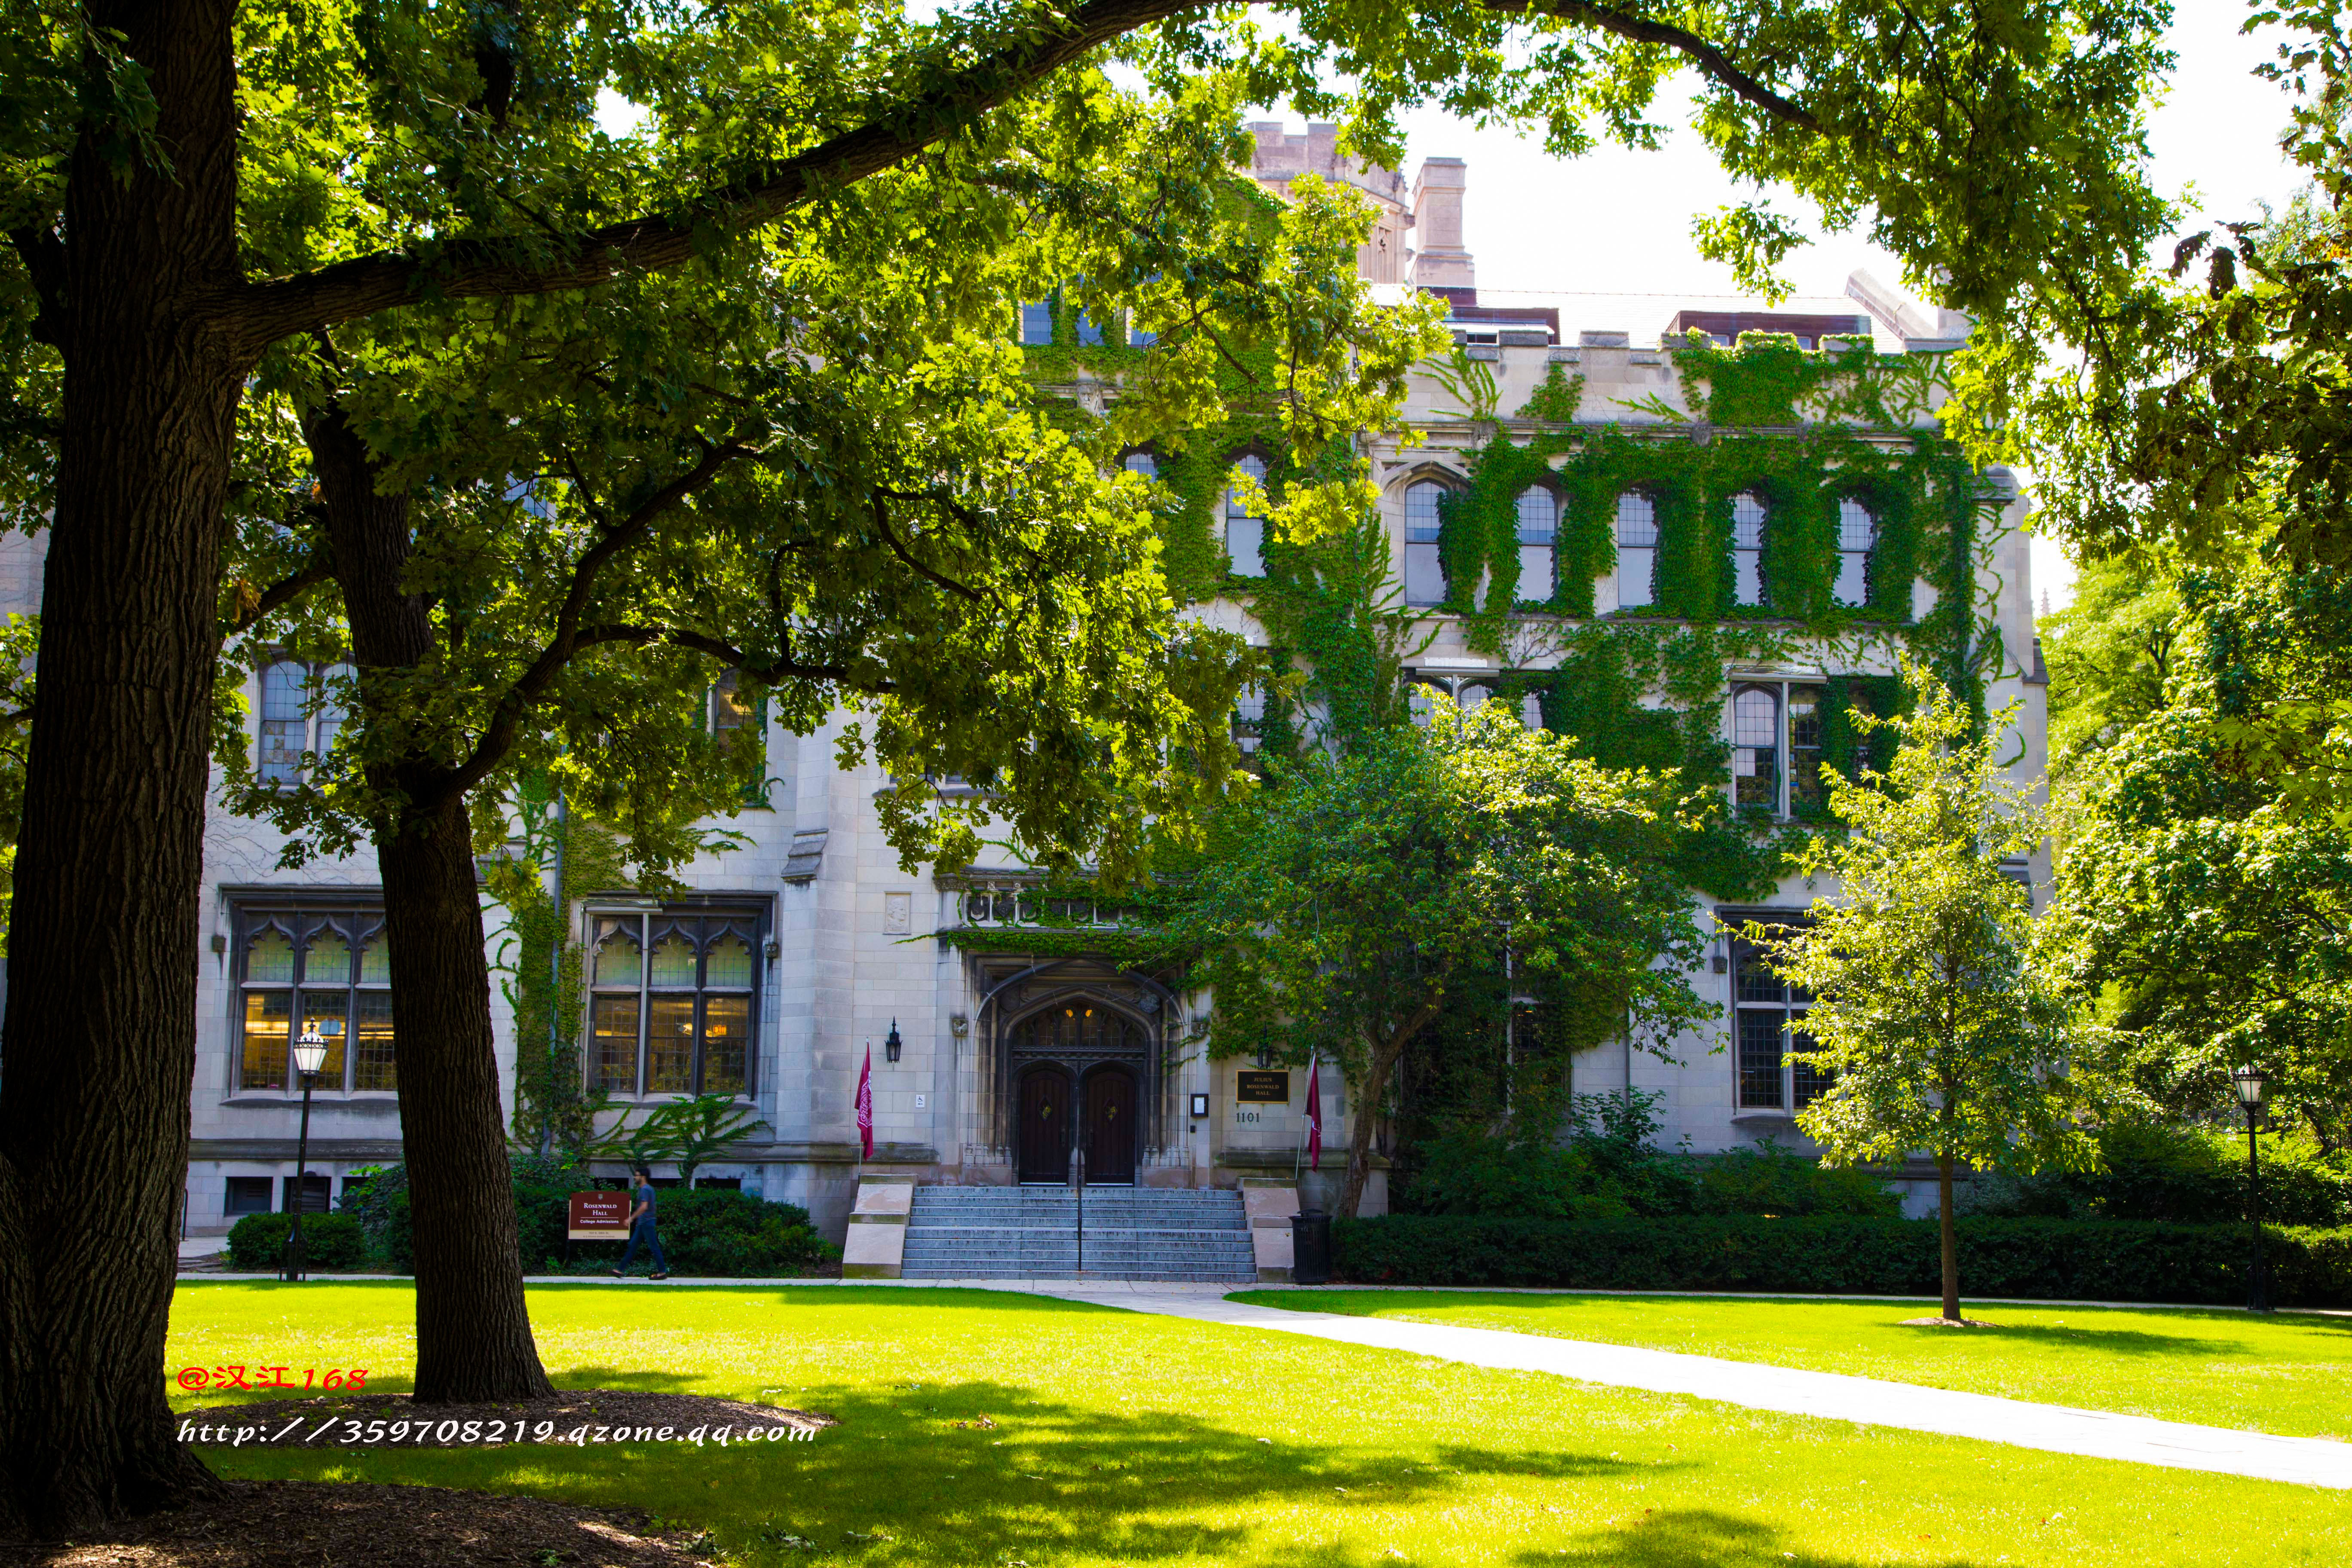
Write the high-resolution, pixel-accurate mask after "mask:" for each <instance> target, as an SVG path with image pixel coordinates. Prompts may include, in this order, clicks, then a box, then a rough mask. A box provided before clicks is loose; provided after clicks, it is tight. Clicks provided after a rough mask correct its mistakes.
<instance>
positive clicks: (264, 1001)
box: [235, 905, 399, 1094]
mask: <svg viewBox="0 0 2352 1568" xmlns="http://www.w3.org/2000/svg"><path fill="white" fill-rule="evenodd" d="M236 923H237V927H238V934H237V937H236V975H235V979H236V988H237V996H236V1025H237V1055H236V1087H237V1088H238V1089H244V1090H253V1089H280V1090H289V1091H291V1090H296V1089H300V1088H301V1078H300V1075H299V1074H298V1073H296V1072H294V1071H293V1070H292V1069H291V1068H290V1066H289V1060H288V1055H289V1053H288V1047H289V1045H290V1044H291V1043H292V1041H293V1040H294V1039H295V1038H296V1037H299V1036H300V1035H302V1034H304V1033H305V1032H307V1031H310V1030H313V1029H315V1030H317V1031H318V1033H319V1036H320V1038H322V1039H324V1040H325V1041H326V1042H327V1055H326V1059H325V1061H324V1062H323V1063H321V1064H320V1070H319V1075H318V1077H317V1079H314V1080H313V1083H312V1089H313V1091H314V1092H317V1093H326V1094H334V1093H347V1092H352V1091H390V1090H393V1089H397V1088H398V1087H399V1079H398V1075H397V1073H396V1071H395V1068H394V1055H395V1053H394V1033H393V1026H392V963H391V950H390V948H389V946H388V944H387V943H386V942H385V938H384V933H383V912H382V911H381V910H368V909H302V908H299V907H295V908H275V907H272V908H264V907H261V906H258V905H255V906H248V907H241V908H240V909H239V910H238V911H237V921H236Z"/></svg>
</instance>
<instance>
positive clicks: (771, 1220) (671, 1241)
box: [541, 1187, 841, 1279]
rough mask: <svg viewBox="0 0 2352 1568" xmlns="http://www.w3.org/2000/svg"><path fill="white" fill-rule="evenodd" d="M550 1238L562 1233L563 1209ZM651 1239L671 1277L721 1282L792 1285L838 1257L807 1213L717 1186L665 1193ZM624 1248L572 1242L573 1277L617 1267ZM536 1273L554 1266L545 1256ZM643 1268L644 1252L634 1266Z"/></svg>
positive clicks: (659, 1200) (656, 1210) (658, 1203)
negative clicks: (782, 1281)
mask: <svg viewBox="0 0 2352 1568" xmlns="http://www.w3.org/2000/svg"><path fill="white" fill-rule="evenodd" d="M554 1212H555V1213H556V1215H558V1218H557V1221H556V1233H557V1234H558V1235H559V1236H560V1235H561V1234H562V1218H561V1216H562V1209H561V1208H558V1209H556V1210H555V1211H554ZM654 1219H655V1229H656V1234H657V1235H659V1236H660V1237H661V1244H662V1257H663V1259H664V1261H666V1262H667V1263H668V1265H669V1270H670V1272H671V1273H673V1274H680V1275H702V1276H706V1277H709V1278H715V1279H792V1278H793V1277H794V1276H797V1275H806V1274H812V1273H814V1272H815V1271H816V1269H817V1268H820V1267H821V1266H823V1265H824V1264H826V1263H828V1262H831V1261H832V1260H833V1259H835V1258H838V1257H840V1256H841V1254H840V1251H839V1249H838V1248H836V1247H833V1246H832V1245H831V1244H829V1243H828V1242H826V1241H825V1239H824V1237H821V1236H819V1235H817V1233H816V1230H815V1229H814V1226H811V1225H810V1224H809V1216H808V1211H807V1210H806V1209H804V1208H802V1207H800V1206H799V1205H795V1204H776V1203H769V1202H767V1201H765V1200H764V1199H761V1198H757V1197H753V1196H752V1195H751V1194H749V1193H739V1192H731V1191H729V1190H727V1189H726V1188H722V1187H698V1188H696V1189H695V1190H693V1191H692V1192H688V1191H685V1190H683V1189H679V1188H672V1189H670V1190H669V1191H667V1192H664V1193H662V1194H660V1196H659V1197H658V1198H657V1199H656V1202H655V1205H654ZM622 1246H623V1244H622V1243H620V1242H617V1241H612V1242H583V1243H574V1244H573V1246H572V1258H573V1262H574V1269H575V1271H580V1270H581V1269H583V1268H592V1267H593V1269H595V1270H597V1271H602V1270H604V1269H606V1268H611V1267H612V1266H613V1265H614V1264H615V1263H617V1262H619V1261H620V1258H621V1250H622ZM645 1266H646V1253H645V1251H644V1249H643V1248H639V1249H638V1252H637V1262H636V1263H635V1264H633V1265H632V1266H631V1267H633V1268H642V1267H645ZM541 1267H551V1271H552V1269H555V1268H562V1265H561V1264H559V1263H557V1262H556V1260H555V1258H554V1257H553V1255H552V1254H551V1255H550V1256H549V1257H548V1258H547V1259H546V1261H545V1263H544V1264H542V1265H541Z"/></svg>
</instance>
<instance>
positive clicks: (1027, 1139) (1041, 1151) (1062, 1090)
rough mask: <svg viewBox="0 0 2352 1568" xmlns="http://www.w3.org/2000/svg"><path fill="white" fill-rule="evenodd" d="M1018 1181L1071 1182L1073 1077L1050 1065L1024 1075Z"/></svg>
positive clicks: (1015, 1177)
mask: <svg viewBox="0 0 2352 1568" xmlns="http://www.w3.org/2000/svg"><path fill="white" fill-rule="evenodd" d="M1019 1094H1020V1121H1019V1122H1018V1123H1017V1128H1018V1142H1017V1144H1016V1151H1017V1152H1016V1154H1015V1158H1016V1159H1017V1160H1018V1161H1019V1162H1020V1163H1019V1165H1018V1167H1017V1171H1016V1173H1015V1175H1014V1177H1013V1179H1014V1180H1015V1181H1021V1182H1066V1181H1068V1180H1069V1179H1070V1075H1069V1074H1068V1073H1067V1072H1065V1071H1064V1070H1063V1069H1062V1068H1058V1067H1055V1066H1052V1065H1050V1064H1047V1065H1044V1066H1039V1067H1033V1068H1030V1069H1029V1070H1028V1071H1026V1072H1024V1073H1023V1074H1022V1075H1021V1083H1020V1091H1019Z"/></svg>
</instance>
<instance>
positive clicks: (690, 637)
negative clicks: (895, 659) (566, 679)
mask: <svg viewBox="0 0 2352 1568" xmlns="http://www.w3.org/2000/svg"><path fill="white" fill-rule="evenodd" d="M616 642H626V643H635V644H636V645H637V646H638V647H647V646H649V645H651V644H654V643H667V644H669V645H670V646H671V647H682V648H689V649H691V650H693V651H694V652H696V653H701V654H708V655H709V656H710V657H711V658H715V659H717V660H718V661H719V663H721V664H723V665H725V666H726V667H727V668H730V669H738V670H741V671H742V672H743V673H744V674H745V675H748V676H750V677H751V679H754V680H756V681H758V682H759V683H760V684H761V685H762V686H774V685H776V684H778V683H779V682H781V681H785V680H838V681H842V682H844V683H847V682H848V681H849V679H850V669H849V667H848V666H847V665H845V664H803V663H801V662H800V661H799V660H797V659H794V658H791V657H789V656H785V655H779V656H778V657H777V658H772V659H770V660H768V661H767V662H765V663H761V661H759V660H758V659H755V658H752V657H751V655H750V654H748V653H745V652H744V651H743V650H742V649H741V648H740V647H736V646H735V645H734V644H733V643H730V642H729V641H727V640H726V639H725V638H724V637H710V636H709V635H707V634H705V633H702V632H698V631H691V630H688V628H687V627H685V626H643V625H631V624H626V623H614V624H613V625H609V626H583V627H582V628H581V630H580V637H579V639H578V644H579V647H581V648H585V647H589V646H591V645H592V644H601V643H616ZM857 689H858V690H859V691H861V692H864V693H866V694H867V695H868V696H874V697H887V696H888V695H889V694H890V693H891V692H893V691H895V690H897V689H898V687H897V685H896V683H894V682H891V681H887V680H881V681H875V682H872V683H870V684H862V685H859V686H858V687H857Z"/></svg>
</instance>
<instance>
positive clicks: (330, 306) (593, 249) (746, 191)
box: [223, 0, 1206, 353]
mask: <svg viewBox="0 0 2352 1568" xmlns="http://www.w3.org/2000/svg"><path fill="white" fill-rule="evenodd" d="M1205 8H1206V7H1205V5H1203V3H1202V0H1088V3H1087V4H1085V5H1078V6H1076V7H1075V8H1074V9H1072V10H1070V11H1068V12H1066V13H1064V14H1062V15H1059V16H1055V14H1053V13H1051V12H1045V11H1041V12H1040V14H1039V16H1038V25H1037V26H1035V27H1034V29H1031V30H1028V31H1025V32H1024V34H1023V35H1022V36H1021V37H1019V38H1018V39H1017V41H1015V42H1013V43H1010V44H1007V45H1006V46H1005V47H1002V48H1000V49H998V50H997V51H996V52H995V53H993V54H991V55H988V56H986V57H984V58H982V59H980V60H978V61H976V62H974V63H973V64H972V65H971V66H970V67H968V68H965V69H963V70H961V71H959V72H957V73H955V74H954V75H952V76H950V77H948V78H947V79H944V80H942V81H940V82H939V83H938V84H937V85H935V86H933V87H931V88H930V89H929V90H927V91H925V92H923V93H921V94H919V96H917V97H915V98H913V99H911V100H907V101H904V102H900V103H894V104H891V105H888V106H887V108H886V110H884V111H883V112H882V113H880V114H878V115H877V117H876V118H875V119H873V120H871V121H868V122H867V123H866V124H864V125H861V126H859V127H857V128H856V130H854V131H846V132H841V133H840V134H838V135H835V136H832V137H829V138H827V139H826V140H825V141H823V142H819V143H817V144H816V145H815V146H814V147H812V148H810V149H808V150H807V151H806V152H804V153H796V154H794V155H793V156H792V157H790V158H787V159H784V160H783V161H782V162H781V163H774V164H771V165H769V166H768V167H766V168H764V169H761V170H758V171H755V172H753V173H751V174H746V175H745V176H744V177H742V178H740V179H739V180H738V181H736V182H735V183H734V184H732V185H731V186H730V187H729V188H727V189H724V190H721V191H719V192H717V193H715V194H714V195H711V196H710V197H709V199H707V200H705V201H702V202H700V203H698V204H696V205H692V206H688V207H687V208H684V209H683V210H680V211H677V212H675V213H672V214H670V215H667V216H646V217H637V218H631V219H627V220H625V221H624V222H621V223H615V224H607V225H605V226H603V227H601V228H595V229H591V230H589V231H587V232H586V233H584V234H580V235H576V236H572V237H568V239H567V240H566V242H565V243H564V244H563V245H562V247H559V248H558V249H557V250H556V251H555V252H554V253H553V254H534V253H533V252H531V251H530V250H529V249H527V248H526V247H525V246H524V245H523V243H522V242H521V241H519V240H458V241H456V242H455V243H452V244H449V245H447V246H445V247H441V248H440V249H439V251H438V252H437V253H436V257H435V258H433V259H431V260H427V259H426V258H424V257H422V256H419V255H417V254H416V253H415V252H413V251H394V252H388V253H383V254H379V255H375V256H366V257H357V258H353V259H352V260H349V261H341V262H337V263H335V264H334V265H333V266H331V267H325V268H320V269H319V270H317V271H314V272H305V273H298V274H295V275H294V276H292V277H289V278H280V279H274V280H272V281H269V282H267V283H257V284H247V285H244V286H241V287H240V288H238V289H236V290H235V291H234V292H233V294H232V295H231V297H230V298H229V299H228V300H225V301H223V306H224V313H225V314H226V316H227V317H229V318H230V320H231V321H232V322H233V323H234V325H235V326H236V327H237V328H239V329H240V330H241V335H242V337H243V340H244V345H245V348H246V350H247V353H259V352H260V350H261V349H262V348H263V347H264V346H266V345H268V344H269V343H272V342H276V341H277V340H278V339H279V338H282V337H287V336H289V335H290V334H292V333H295V332H300V331H311V330H313V329H316V328H319V327H322V326H331V325H332V324H334V323H335V322H338V321H353V320H356V319H357V318H359V317H362V316H366V315H371V314H373V313H374V312H375V311H378V310H389V309H391V308H392V307H394V306H396V305H403V304H406V303H409V302H410V301H412V300H416V299H418V298H421V297H423V296H424V295H425V294H427V293H430V294H431V295H433V296H434V297H436V298H441V299H453V300H455V299H479V298H496V297H510V296H514V295H522V294H545V293H551V292H554V291H556V290H559V289H585V288H591V287H593V286H595V285H597V284H600V283H605V282H609V281H611V280H612V279H614V278H616V277H618V276H620V275H622V274H623V273H625V272H645V271H659V270H662V269H665V268H672V267H677V266H680V265H682V264H683V263H685V262H686V261H688V260H689V259H690V258H692V257H693V256H694V255H695V253H696V251H697V250H698V247H700V246H701V245H702V244H703V243H706V242H705V241H704V240H702V239H699V238H698V236H705V235H707V234H709V232H711V231H713V230H714V229H715V230H717V231H719V232H726V231H729V230H741V229H748V228H757V227H760V226H763V225H766V224H771V223H773V222H775V221H776V220H777V219H779V218H781V217H782V216H784V215H785V214H787V213H789V212H791V211H793V209H794V208H796V207H800V206H803V205H807V204H808V203H809V202H811V201H814V199H815V198H816V197H817V196H818V195H820V194H822V193H823V192H824V191H825V190H827V189H829V188H837V187H838V186H840V185H844V184H850V183H853V182H855V181H857V180H861V179H864V178H865V177H866V176H867V175H869V174H878V173H880V172H881V171H883V170H885V169H888V168H890V167H892V166H893V165H895V164H898V163H903V162H904V161H905V160H907V159H908V158H909V157H911V156H913V155H914V154H916V153H920V152H922V151H923V150H924V149H926V148H928V147H930V146H932V145H934V144H936V143H938V142H941V141H944V140H945V139H946V138H948V137H949V136H950V135H952V134H954V133H955V132H957V131H959V130H961V129H962V128H963V127H964V126H966V125H969V124H971V123H972V122H973V121H977V120H979V119H980V118H981V117H982V116H983V115H985V114H987V113H988V112H989V111H991V110H994V109H997V108H999V107H1000V106H1002V105H1003V104H1004V103H1006V102H1008V101H1010V100H1013V99H1014V98H1017V97H1018V96H1020V95H1021V94H1022V93H1024V92H1025V91H1027V90H1028V89H1030V88H1032V87H1034V86H1035V85H1036V84H1037V83H1038V82H1040V81H1041V80H1043V79H1045V78H1046V77H1048V76H1050V75H1052V74H1053V73H1054V72H1055V71H1056V70H1059V69H1061V68H1063V67H1064V66H1066V65H1069V64H1071V63H1073V62H1074V61H1076V60H1078V59H1080V58H1084V57H1085V56H1086V55H1087V54H1088V53H1089V52H1090V51H1092V50H1094V49H1096V48H1097V47H1100V46H1102V45H1104V44H1107V43H1108V42H1110V41H1111V40H1113V39H1115V38H1118V37H1121V36H1123V35H1125V34H1127V33H1130V32H1133V31H1134V30H1135V29H1137V28H1138V27H1142V26H1148V25H1150V24H1151V23H1153V22H1158V21H1163V20H1165V19H1166V18H1168V17H1170V16H1178V15H1181V14H1182V13H1185V12H1188V11H1198V10H1202V9H1205Z"/></svg>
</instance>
